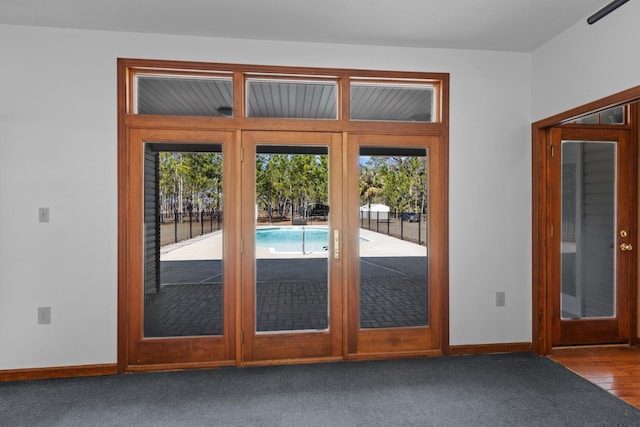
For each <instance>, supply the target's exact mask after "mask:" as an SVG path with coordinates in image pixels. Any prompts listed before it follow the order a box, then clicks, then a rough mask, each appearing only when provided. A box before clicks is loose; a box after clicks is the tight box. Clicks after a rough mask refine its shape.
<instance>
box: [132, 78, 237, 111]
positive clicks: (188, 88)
mask: <svg viewBox="0 0 640 427" xmlns="http://www.w3.org/2000/svg"><path fill="white" fill-rule="evenodd" d="M136 95H137V96H136V108H135V112H136V113H137V114H164V115H171V116H207V117H216V116H217V117H230V116H233V110H232V108H231V107H232V106H233V80H232V79H231V77H229V78H221V77H216V78H211V77H208V78H206V77H187V76H166V75H165V76H157V75H156V76H152V75H138V76H137V77H136Z"/></svg>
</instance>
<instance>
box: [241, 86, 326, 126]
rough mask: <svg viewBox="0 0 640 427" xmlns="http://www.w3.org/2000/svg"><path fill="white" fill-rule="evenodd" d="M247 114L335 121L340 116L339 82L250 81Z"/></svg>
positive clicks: (250, 115) (249, 115)
mask: <svg viewBox="0 0 640 427" xmlns="http://www.w3.org/2000/svg"><path fill="white" fill-rule="evenodd" d="M247 116H248V117H269V118H290V119H334V120H335V119H337V118H338V84H337V83H335V82H309V81H282V80H256V79H252V80H248V81H247Z"/></svg>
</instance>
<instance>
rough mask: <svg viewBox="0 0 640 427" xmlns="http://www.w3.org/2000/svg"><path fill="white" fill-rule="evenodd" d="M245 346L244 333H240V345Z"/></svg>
mask: <svg viewBox="0 0 640 427" xmlns="http://www.w3.org/2000/svg"><path fill="white" fill-rule="evenodd" d="M243 344H244V331H240V345H243Z"/></svg>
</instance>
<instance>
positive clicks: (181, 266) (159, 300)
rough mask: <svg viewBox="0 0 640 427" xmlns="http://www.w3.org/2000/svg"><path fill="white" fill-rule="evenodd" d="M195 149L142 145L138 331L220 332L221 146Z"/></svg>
mask: <svg viewBox="0 0 640 427" xmlns="http://www.w3.org/2000/svg"><path fill="white" fill-rule="evenodd" d="M173 145H174V146H176V145H177V144H173ZM181 148H182V149H184V144H183V147H181ZM195 148H196V149H198V150H199V151H197V152H195V151H174V150H173V149H172V146H171V145H170V144H161V143H160V144H157V143H147V144H145V165H144V175H145V182H144V188H145V189H144V212H145V214H144V221H145V265H144V281H145V286H144V336H145V337H172V336H196V335H222V326H223V313H222V307H223V304H222V301H223V286H222V282H223V281H222V277H223V276H222V238H223V236H222V221H223V215H222V212H223V206H224V204H223V191H222V167H223V165H222V150H221V146H219V145H218V146H216V145H207V146H203V145H199V146H195ZM204 150H208V151H206V152H205V151H204Z"/></svg>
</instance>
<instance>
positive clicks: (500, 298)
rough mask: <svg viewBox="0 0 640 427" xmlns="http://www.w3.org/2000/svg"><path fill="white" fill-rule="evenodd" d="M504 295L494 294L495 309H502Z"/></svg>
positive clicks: (502, 293)
mask: <svg viewBox="0 0 640 427" xmlns="http://www.w3.org/2000/svg"><path fill="white" fill-rule="evenodd" d="M504 305H505V295H504V292H496V307H504Z"/></svg>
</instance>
